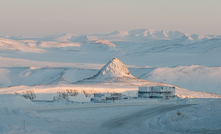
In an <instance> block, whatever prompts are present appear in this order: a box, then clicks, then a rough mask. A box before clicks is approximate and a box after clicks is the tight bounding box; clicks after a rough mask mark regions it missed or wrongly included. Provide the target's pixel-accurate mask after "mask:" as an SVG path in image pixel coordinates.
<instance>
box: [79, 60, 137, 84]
mask: <svg viewBox="0 0 221 134" xmlns="http://www.w3.org/2000/svg"><path fill="white" fill-rule="evenodd" d="M136 79H137V78H136V77H134V76H132V75H131V74H130V73H129V70H128V68H127V67H126V66H125V65H124V64H123V63H122V62H121V61H120V60H119V59H118V58H116V57H115V58H113V59H112V60H111V61H109V62H108V63H107V64H106V65H105V66H103V67H102V68H101V69H100V71H99V72H98V73H97V74H96V75H94V76H92V77H89V78H86V79H84V80H81V81H79V83H88V82H89V83H103V82H123V81H125V82H126V81H128V82H129V80H136Z"/></svg>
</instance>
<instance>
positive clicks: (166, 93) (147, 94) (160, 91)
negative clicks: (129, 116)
mask: <svg viewBox="0 0 221 134" xmlns="http://www.w3.org/2000/svg"><path fill="white" fill-rule="evenodd" d="M172 97H175V87H169V86H153V87H139V89H138V98H166V99H168V98H172Z"/></svg>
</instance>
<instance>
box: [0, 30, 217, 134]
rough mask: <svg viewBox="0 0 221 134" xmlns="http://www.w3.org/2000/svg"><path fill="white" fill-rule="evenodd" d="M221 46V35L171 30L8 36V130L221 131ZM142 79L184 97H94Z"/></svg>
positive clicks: (0, 57)
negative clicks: (106, 100) (108, 99)
mask: <svg viewBox="0 0 221 134" xmlns="http://www.w3.org/2000/svg"><path fill="white" fill-rule="evenodd" d="M220 51H221V35H197V34H192V35H190V34H187V33H182V32H179V31H165V30H164V31H155V30H150V29H136V30H131V31H115V32H113V33H110V34H92V35H78V34H61V35H51V36H44V37H30V36H29V37H28V36H27V37H26V36H19V37H15V36H2V37H0V119H1V120H0V133H3V134H11V133H15V134H17V133H22V134H23V133H36V134H39V133H41V134H42V133H45V134H47V133H135V132H139V133H146V132H147V131H148V132H149V133H220V131H221V126H220V121H221V120H220V112H219V111H220V110H221V109H220V98H221V62H220V57H221V53H220ZM114 57H115V58H114ZM116 57H117V58H116ZM138 86H175V87H176V92H175V95H176V96H177V97H178V98H175V99H173V100H169V101H164V100H162V99H154V100H153V99H134V100H132V99H129V100H120V101H116V102H114V103H100V104H96V103H92V102H90V99H91V98H93V94H94V93H104V92H105V93H106V92H109V93H116V92H119V93H122V95H123V96H128V97H136V96H137V90H138ZM30 97H32V98H31V100H32V101H30V100H29V99H30ZM25 98H29V99H25ZM185 98H186V99H185ZM187 98H189V99H187ZM199 98H200V99H199ZM195 104H197V105H195ZM177 109H178V110H177ZM177 112H180V113H181V115H180V116H178V115H177ZM207 122H209V124H208V123H207ZM212 124H215V125H212Z"/></svg>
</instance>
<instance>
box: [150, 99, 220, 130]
mask: <svg viewBox="0 0 221 134" xmlns="http://www.w3.org/2000/svg"><path fill="white" fill-rule="evenodd" d="M189 100H191V99H189ZM200 101H201V104H199V105H193V106H191V107H187V108H183V109H177V110H174V111H171V112H168V113H166V114H162V115H160V116H157V117H153V118H152V119H149V120H147V122H146V124H147V125H148V127H150V128H152V129H159V130H161V131H166V132H170V131H174V132H189V133H202V132H204V133H214V134H216V133H217V134H218V133H220V132H221V113H220V110H221V99H205V100H200ZM178 112H179V113H180V115H178V114H177V113H178Z"/></svg>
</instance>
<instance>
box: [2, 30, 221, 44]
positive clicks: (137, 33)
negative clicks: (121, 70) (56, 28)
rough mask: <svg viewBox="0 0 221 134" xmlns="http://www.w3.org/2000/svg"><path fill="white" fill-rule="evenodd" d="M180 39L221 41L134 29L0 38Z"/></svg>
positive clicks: (74, 40)
mask: <svg viewBox="0 0 221 134" xmlns="http://www.w3.org/2000/svg"><path fill="white" fill-rule="evenodd" d="M182 37H188V38H189V40H197V41H198V40H205V39H212V38H216V39H221V35H200V34H188V33H184V32H180V31H168V30H162V31H157V30H152V29H135V30H130V31H114V32H112V33H109V34H85V35H79V34H60V35H49V36H42V37H34V36H33V37H25V36H18V37H16V36H2V38H7V39H13V40H26V39H27V40H37V41H56V42H82V43H85V42H90V41H96V40H99V39H105V40H110V41H113V40H129V41H133V40H136V39H139V40H141V39H142V40H145V39H146V41H148V39H162V40H174V39H179V38H182Z"/></svg>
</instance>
